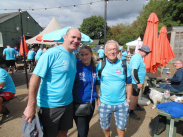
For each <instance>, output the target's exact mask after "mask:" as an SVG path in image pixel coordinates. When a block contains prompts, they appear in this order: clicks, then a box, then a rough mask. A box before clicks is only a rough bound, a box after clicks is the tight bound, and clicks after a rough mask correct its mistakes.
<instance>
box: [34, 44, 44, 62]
mask: <svg viewBox="0 0 183 137" xmlns="http://www.w3.org/2000/svg"><path fill="white" fill-rule="evenodd" d="M43 48H44V45H41V46H40V48H39V50H38V51H37V53H36V56H35V61H36V63H37V62H38V60H39V58H40V57H41V55H42V54H43Z"/></svg>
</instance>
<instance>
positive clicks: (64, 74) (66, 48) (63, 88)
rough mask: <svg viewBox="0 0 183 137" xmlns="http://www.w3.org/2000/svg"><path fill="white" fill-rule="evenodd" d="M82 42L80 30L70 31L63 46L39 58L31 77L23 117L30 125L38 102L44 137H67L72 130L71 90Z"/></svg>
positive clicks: (54, 48)
mask: <svg viewBox="0 0 183 137" xmlns="http://www.w3.org/2000/svg"><path fill="white" fill-rule="evenodd" d="M80 42H81V33H80V31H79V30H78V29H76V28H71V29H69V30H68V31H67V33H66V34H65V35H64V42H63V44H62V45H59V46H56V47H53V48H50V49H48V50H47V51H46V52H45V53H44V54H43V55H42V56H41V57H40V59H39V61H38V64H37V66H36V67H35V69H34V71H33V74H32V76H31V78H30V82H29V93H28V103H27V107H26V109H25V111H24V116H25V118H26V120H28V122H31V121H32V118H33V117H34V115H35V113H36V102H37V105H38V107H37V112H38V116H39V119H40V122H41V123H42V125H43V133H44V136H45V137H57V136H59V137H60V136H63V137H65V136H67V132H68V130H69V129H71V128H72V127H73V103H72V102H73V95H72V89H73V84H74V80H75V75H76V56H75V55H74V54H73V51H74V50H75V49H77V48H78V47H79V45H80ZM39 78H41V83H40V85H39ZM38 88H39V91H38ZM36 96H37V101H36Z"/></svg>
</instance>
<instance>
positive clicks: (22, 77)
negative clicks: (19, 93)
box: [10, 70, 32, 88]
mask: <svg viewBox="0 0 183 137" xmlns="http://www.w3.org/2000/svg"><path fill="white" fill-rule="evenodd" d="M10 75H11V73H10ZM31 75H32V73H28V72H27V77H28V82H29V79H30V77H31ZM12 79H13V82H14V84H15V87H16V88H17V87H18V88H24V87H21V86H23V85H24V86H26V84H27V82H26V74H25V71H24V70H21V71H19V72H16V73H15V74H14V76H12ZM19 86H20V87H19Z"/></svg>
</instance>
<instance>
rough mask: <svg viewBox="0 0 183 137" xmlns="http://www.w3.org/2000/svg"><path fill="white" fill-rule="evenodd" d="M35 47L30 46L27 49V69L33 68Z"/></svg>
mask: <svg viewBox="0 0 183 137" xmlns="http://www.w3.org/2000/svg"><path fill="white" fill-rule="evenodd" d="M34 57H35V49H34V48H33V47H32V48H31V50H29V52H28V55H27V60H28V64H29V71H31V70H33V69H34V62H35V58H34Z"/></svg>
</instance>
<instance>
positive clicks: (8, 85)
mask: <svg viewBox="0 0 183 137" xmlns="http://www.w3.org/2000/svg"><path fill="white" fill-rule="evenodd" d="M15 92H16V90H15V85H14V83H13V80H12V78H11V76H10V75H9V74H8V72H7V71H6V70H4V69H2V68H0V112H1V111H2V103H3V102H4V101H7V100H9V99H11V98H12V97H14V95H15Z"/></svg>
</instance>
